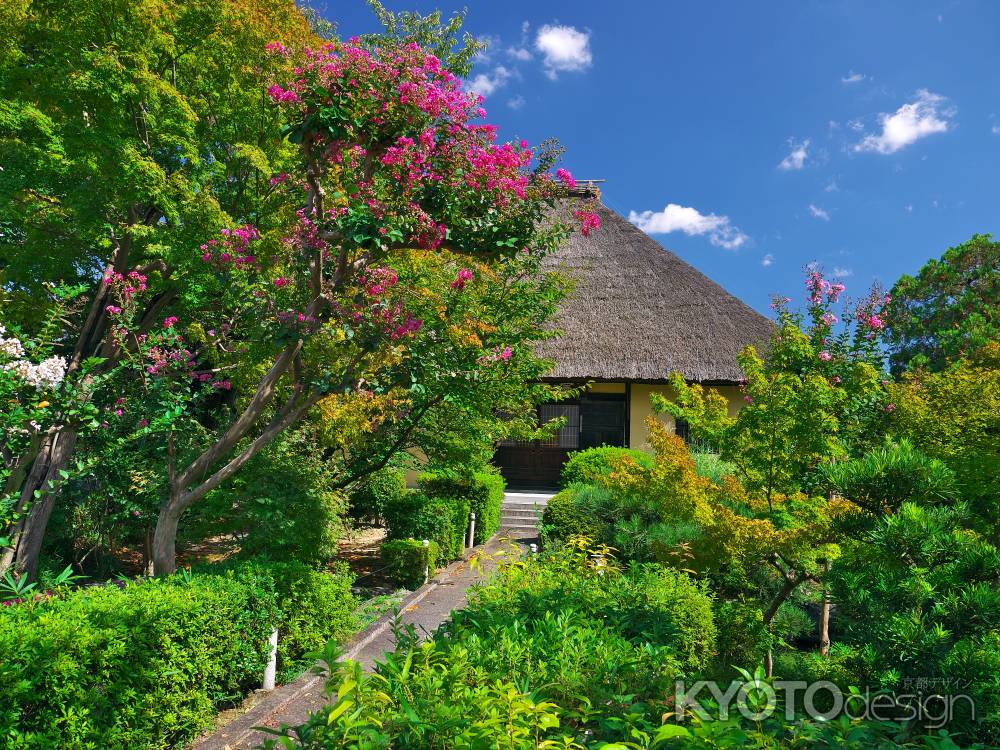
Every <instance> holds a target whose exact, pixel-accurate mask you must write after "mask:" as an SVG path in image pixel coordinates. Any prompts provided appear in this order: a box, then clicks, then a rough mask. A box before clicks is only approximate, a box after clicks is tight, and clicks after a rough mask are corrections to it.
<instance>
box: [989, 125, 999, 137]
mask: <svg viewBox="0 0 1000 750" xmlns="http://www.w3.org/2000/svg"><path fill="white" fill-rule="evenodd" d="M990 132H991V133H993V135H1000V125H994V126H993V127H992V128H990Z"/></svg>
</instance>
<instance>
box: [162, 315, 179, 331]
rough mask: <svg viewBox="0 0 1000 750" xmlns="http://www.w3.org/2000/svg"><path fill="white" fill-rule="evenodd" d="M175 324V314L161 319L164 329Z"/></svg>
mask: <svg viewBox="0 0 1000 750" xmlns="http://www.w3.org/2000/svg"><path fill="white" fill-rule="evenodd" d="M176 324H177V316H176V315H171V316H170V317H169V318H164V320H163V330H164V331H165V330H167V329H168V328H173V327H174V326H175V325H176Z"/></svg>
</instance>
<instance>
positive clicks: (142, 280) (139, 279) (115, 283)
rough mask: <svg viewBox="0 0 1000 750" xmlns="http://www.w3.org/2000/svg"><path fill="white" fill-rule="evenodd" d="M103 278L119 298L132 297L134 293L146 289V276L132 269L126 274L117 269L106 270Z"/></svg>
mask: <svg viewBox="0 0 1000 750" xmlns="http://www.w3.org/2000/svg"><path fill="white" fill-rule="evenodd" d="M104 280H105V281H106V282H108V285H109V286H110V287H111V288H112V289H113V290H114V292H115V294H117V295H118V296H119V298H120V299H132V298H133V297H134V296H135V295H137V294H140V293H142V292H144V291H146V282H147V279H146V276H145V275H144V274H141V273H139V272H138V271H135V270H132V271H129V272H128V273H127V274H121V273H118V272H117V271H106V272H105V274H104Z"/></svg>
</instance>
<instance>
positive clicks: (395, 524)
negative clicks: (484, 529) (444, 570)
mask: <svg viewBox="0 0 1000 750" xmlns="http://www.w3.org/2000/svg"><path fill="white" fill-rule="evenodd" d="M468 518H469V504H468V502H467V501H463V500H460V499H450V500H448V499H444V498H436V497H431V496H429V495H427V494H426V493H424V492H407V493H406V494H405V495H404V496H403V497H401V498H399V499H398V500H397V501H396V502H395V503H394V504H392V505H390V506H387V507H386V509H385V523H386V527H387V529H388V533H387V537H388V539H389V540H396V539H420V540H422V539H430V540H432V541H434V542H436V543H437V545H438V550H439V554H440V559H441V560H457V559H458V558H460V557H461V556H462V552H463V551H464V548H465V535H466V524H467V523H468Z"/></svg>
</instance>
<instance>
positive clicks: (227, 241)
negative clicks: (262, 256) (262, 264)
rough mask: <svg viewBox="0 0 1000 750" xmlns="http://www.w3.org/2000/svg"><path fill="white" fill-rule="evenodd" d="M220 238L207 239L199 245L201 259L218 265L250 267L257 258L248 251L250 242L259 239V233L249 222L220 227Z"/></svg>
mask: <svg viewBox="0 0 1000 750" xmlns="http://www.w3.org/2000/svg"><path fill="white" fill-rule="evenodd" d="M220 234H221V235H222V239H221V240H209V241H208V242H206V243H204V244H203V245H201V248H200V249H201V259H202V260H203V261H205V262H206V263H214V264H215V265H217V266H219V267H223V266H232V267H234V268H238V269H247V268H252V267H255V266H256V265H257V259H256V258H255V257H254V256H253V255H252V254H251V253H250V243H251V242H253V241H255V240H259V239H260V233H259V232H258V231H257V230H256V229H255V228H254V227H252V226H250V225H249V224H246V225H244V226H242V227H236V228H235V229H222V230H220Z"/></svg>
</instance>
